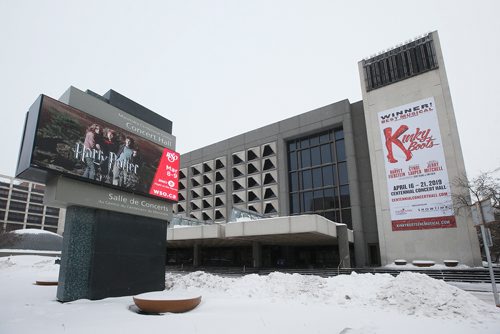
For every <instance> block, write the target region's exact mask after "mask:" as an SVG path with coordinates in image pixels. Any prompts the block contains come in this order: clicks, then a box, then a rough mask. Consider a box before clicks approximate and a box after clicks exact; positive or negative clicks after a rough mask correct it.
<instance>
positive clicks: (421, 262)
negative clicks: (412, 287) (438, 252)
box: [412, 260, 435, 268]
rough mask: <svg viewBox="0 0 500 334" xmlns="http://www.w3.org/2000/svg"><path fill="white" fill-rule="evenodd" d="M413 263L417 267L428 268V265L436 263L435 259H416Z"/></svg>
mask: <svg viewBox="0 0 500 334" xmlns="http://www.w3.org/2000/svg"><path fill="white" fill-rule="evenodd" d="M412 264H413V265H414V266H415V267H421V268H426V267H432V266H433V265H434V264H435V263H434V261H426V260H415V261H413V262H412Z"/></svg>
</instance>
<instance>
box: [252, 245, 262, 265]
mask: <svg viewBox="0 0 500 334" xmlns="http://www.w3.org/2000/svg"><path fill="white" fill-rule="evenodd" d="M252 259H253V267H254V268H260V267H261V266H262V245H261V244H260V243H259V242H257V241H254V242H252Z"/></svg>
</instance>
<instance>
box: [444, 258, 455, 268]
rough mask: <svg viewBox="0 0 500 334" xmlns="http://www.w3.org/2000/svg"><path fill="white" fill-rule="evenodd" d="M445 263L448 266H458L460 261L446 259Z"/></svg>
mask: <svg viewBox="0 0 500 334" xmlns="http://www.w3.org/2000/svg"><path fill="white" fill-rule="evenodd" d="M443 263H444V265H445V266H447V267H456V266H458V261H457V260H444V261H443Z"/></svg>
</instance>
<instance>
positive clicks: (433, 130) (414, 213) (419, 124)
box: [378, 97, 456, 231]
mask: <svg viewBox="0 0 500 334" xmlns="http://www.w3.org/2000/svg"><path fill="white" fill-rule="evenodd" d="M378 121H379V125H380V135H381V139H382V144H383V145H382V147H383V152H384V161H385V170H386V178H387V187H388V193H389V207H390V211H391V220H392V230H393V231H401V230H419V229H433V228H448V227H456V222H455V216H454V215H453V206H452V200H451V193H450V187H449V181H448V173H447V171H446V164H445V157H444V151H443V144H442V141H441V133H440V131H439V123H438V117H437V112H436V105H435V102H434V98H432V97H430V98H427V99H423V100H420V101H416V102H413V103H410V104H407V105H403V106H399V107H396V108H392V109H389V110H386V111H382V112H379V113H378Z"/></svg>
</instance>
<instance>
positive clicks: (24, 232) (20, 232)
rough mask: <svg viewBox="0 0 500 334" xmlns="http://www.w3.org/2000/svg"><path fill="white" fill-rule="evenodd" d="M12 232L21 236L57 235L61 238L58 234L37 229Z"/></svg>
mask: <svg viewBox="0 0 500 334" xmlns="http://www.w3.org/2000/svg"><path fill="white" fill-rule="evenodd" d="M12 232H13V233H15V234H20V235H23V234H51V235H57V236H59V237H60V235H59V234H57V233H54V232H50V231H46V230H40V229H37V228H26V229H22V230H15V231H12Z"/></svg>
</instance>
